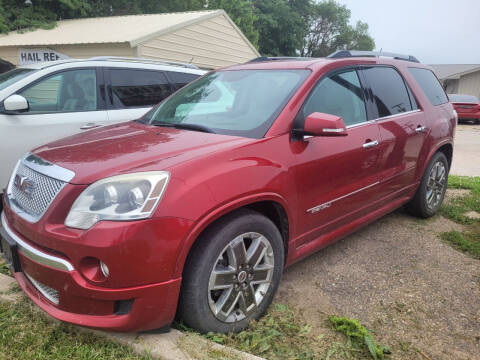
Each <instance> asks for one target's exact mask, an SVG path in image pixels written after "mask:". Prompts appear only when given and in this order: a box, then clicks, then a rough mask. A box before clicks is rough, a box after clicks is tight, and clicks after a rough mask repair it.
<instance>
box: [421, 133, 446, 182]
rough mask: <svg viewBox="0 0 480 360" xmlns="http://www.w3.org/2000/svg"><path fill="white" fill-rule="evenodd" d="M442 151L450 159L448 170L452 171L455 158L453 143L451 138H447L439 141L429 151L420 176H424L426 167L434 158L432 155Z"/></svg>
mask: <svg viewBox="0 0 480 360" xmlns="http://www.w3.org/2000/svg"><path fill="white" fill-rule="evenodd" d="M439 151H440V152H442V153H444V154H445V156H446V157H447V160H448V170H449V171H450V168H451V165H452V159H453V143H452V141H451V140H445V141H442V142H440V143H438V144H437V145H436V146H434V147H432V149H431V150H430V152H429V153H428V156H427V158H426V159H425V162H424V163H423V167H422V171H421V172H420V174H419V176H420V178H421V177H422V176H423V173H424V172H425V169H426V168H427V166H428V163H429V162H430V160H431V159H432V156H433V155H435V154H436V153H437V152H439Z"/></svg>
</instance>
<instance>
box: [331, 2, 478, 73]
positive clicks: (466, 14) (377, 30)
mask: <svg viewBox="0 0 480 360" xmlns="http://www.w3.org/2000/svg"><path fill="white" fill-rule="evenodd" d="M337 1H338V2H339V3H341V4H345V5H347V7H348V8H349V9H350V10H351V11H352V17H351V20H352V23H356V22H357V20H361V21H364V22H366V23H367V24H368V25H369V29H370V30H369V31H370V35H372V36H373V38H374V39H375V44H376V48H377V50H379V49H380V48H382V49H383V51H390V52H397V53H402V54H409V55H414V56H416V57H417V58H418V59H419V60H420V61H421V62H423V63H426V64H480V0H395V1H394V0H337Z"/></svg>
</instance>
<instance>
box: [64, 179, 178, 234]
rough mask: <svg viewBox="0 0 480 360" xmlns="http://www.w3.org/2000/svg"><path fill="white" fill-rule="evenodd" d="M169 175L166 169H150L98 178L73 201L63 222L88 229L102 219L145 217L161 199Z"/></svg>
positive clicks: (70, 225) (73, 226)
mask: <svg viewBox="0 0 480 360" xmlns="http://www.w3.org/2000/svg"><path fill="white" fill-rule="evenodd" d="M169 178H170V174H169V173H168V172H166V171H151V172H141V173H134V174H125V175H118V176H112V177H109V178H106V179H103V180H100V181H97V182H95V183H93V184H92V185H90V186H89V187H88V188H86V189H85V190H84V191H83V192H82V193H81V194H80V196H79V197H78V198H77V200H75V202H74V203H73V206H72V208H71V209H70V212H69V213H68V216H67V219H66V220H65V225H66V226H69V227H72V228H77V229H90V228H91V227H92V226H93V225H95V224H96V223H97V222H99V221H101V220H114V221H115V220H116V221H122V220H137V219H145V218H148V217H150V216H151V215H152V213H153V211H154V210H155V208H156V207H157V204H158V202H159V201H160V199H161V198H162V195H163V193H164V192H165V188H166V187H167V183H168V179H169Z"/></svg>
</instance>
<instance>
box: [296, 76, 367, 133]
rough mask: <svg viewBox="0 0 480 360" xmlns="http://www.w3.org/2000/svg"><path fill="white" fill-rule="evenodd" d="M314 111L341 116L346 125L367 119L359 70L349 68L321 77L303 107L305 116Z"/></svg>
mask: <svg viewBox="0 0 480 360" xmlns="http://www.w3.org/2000/svg"><path fill="white" fill-rule="evenodd" d="M313 112H322V113H327V114H332V115H337V116H340V117H342V119H343V121H344V122H345V125H346V126H348V125H354V124H359V123H362V122H365V121H367V114H366V110H365V102H364V100H363V90H362V87H361V85H360V80H359V78H358V75H357V72H356V71H355V70H348V71H345V72H341V73H336V74H333V75H331V76H328V77H325V78H323V79H321V80H320V82H319V83H318V84H317V85H316V86H315V89H314V90H313V92H312V94H311V95H310V97H309V98H308V100H307V101H306V103H305V105H304V107H303V115H304V116H305V117H306V116H308V115H310V114H311V113H313Z"/></svg>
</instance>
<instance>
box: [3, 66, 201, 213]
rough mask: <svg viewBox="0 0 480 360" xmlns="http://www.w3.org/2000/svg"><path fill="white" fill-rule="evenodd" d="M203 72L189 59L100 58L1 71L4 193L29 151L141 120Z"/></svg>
mask: <svg viewBox="0 0 480 360" xmlns="http://www.w3.org/2000/svg"><path fill="white" fill-rule="evenodd" d="M204 73H205V71H203V70H200V69H198V68H197V67H195V66H193V65H191V64H182V63H174V62H168V61H152V60H146V59H134V58H132V59H128V58H112V57H96V58H91V59H86V60H74V59H70V60H61V61H56V62H48V63H40V64H32V65H27V66H22V67H19V68H16V69H14V70H11V71H9V72H6V73H4V74H0V164H1V167H0V197H1V196H2V195H1V194H2V193H3V189H4V188H5V187H6V186H7V182H8V180H9V177H10V174H11V172H12V171H13V168H14V166H15V163H16V162H17V160H18V159H19V158H20V157H21V156H22V155H23V154H25V153H26V152H27V151H28V150H30V149H32V148H35V147H37V146H39V145H41V144H44V143H47V142H50V141H53V140H55V139H58V138H62V137H65V136H68V135H72V134H75V133H78V132H81V131H85V130H88V129H92V128H95V127H98V126H102V125H108V124H112V123H118V122H122V121H129V120H134V119H137V118H139V117H141V116H142V115H143V114H145V113H146V112H147V111H148V110H149V109H150V108H151V107H152V106H153V105H154V104H156V103H158V102H160V101H162V100H163V99H164V98H166V97H167V96H169V95H170V94H171V93H172V92H174V91H176V90H177V89H179V88H180V87H182V86H184V85H186V84H187V83H189V82H190V81H193V80H194V79H196V78H198V77H199V76H201V75H203V74H204ZM0 200H1V198H0ZM0 204H1V202H0ZM0 209H1V205H0Z"/></svg>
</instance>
